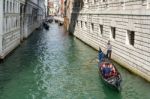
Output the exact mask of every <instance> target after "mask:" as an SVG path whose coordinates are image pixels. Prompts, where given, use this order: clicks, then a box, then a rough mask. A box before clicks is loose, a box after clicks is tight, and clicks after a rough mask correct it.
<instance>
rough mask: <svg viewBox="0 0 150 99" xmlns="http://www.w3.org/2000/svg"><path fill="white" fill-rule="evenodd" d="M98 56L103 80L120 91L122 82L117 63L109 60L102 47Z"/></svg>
mask: <svg viewBox="0 0 150 99" xmlns="http://www.w3.org/2000/svg"><path fill="white" fill-rule="evenodd" d="M98 56H99V62H98V67H99V74H100V76H101V77H102V80H103V81H104V82H105V83H106V84H108V85H110V86H111V87H113V88H115V89H117V90H118V91H120V90H121V82H122V78H121V74H120V73H119V71H118V70H117V68H116V67H115V65H114V64H113V63H112V62H111V61H110V60H109V58H108V57H105V56H106V55H105V54H104V53H103V52H102V50H101V49H99V52H98Z"/></svg>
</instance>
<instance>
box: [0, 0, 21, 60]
mask: <svg viewBox="0 0 150 99" xmlns="http://www.w3.org/2000/svg"><path fill="white" fill-rule="evenodd" d="M0 5H1V7H2V10H1V11H0V13H1V14H2V17H1V19H2V23H1V27H2V28H1V29H2V30H1V35H0V36H1V39H0V42H2V43H1V44H2V45H1V55H0V56H1V58H3V57H4V56H5V55H6V54H8V53H9V52H10V51H11V50H12V49H14V48H15V47H16V46H17V45H18V44H19V43H20V1H18V0H1V3H0Z"/></svg>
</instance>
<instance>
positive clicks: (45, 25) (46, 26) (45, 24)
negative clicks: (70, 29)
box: [43, 22, 49, 30]
mask: <svg viewBox="0 0 150 99" xmlns="http://www.w3.org/2000/svg"><path fill="white" fill-rule="evenodd" d="M43 27H44V28H45V29H46V30H49V25H48V24H47V23H45V22H43Z"/></svg>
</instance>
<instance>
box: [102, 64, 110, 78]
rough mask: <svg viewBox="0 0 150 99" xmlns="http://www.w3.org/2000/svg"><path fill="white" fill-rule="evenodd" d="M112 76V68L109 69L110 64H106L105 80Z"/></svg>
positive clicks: (103, 71) (103, 73)
mask: <svg viewBox="0 0 150 99" xmlns="http://www.w3.org/2000/svg"><path fill="white" fill-rule="evenodd" d="M110 74H111V68H110V67H109V63H105V66H104V67H102V75H104V77H105V78H108V77H110Z"/></svg>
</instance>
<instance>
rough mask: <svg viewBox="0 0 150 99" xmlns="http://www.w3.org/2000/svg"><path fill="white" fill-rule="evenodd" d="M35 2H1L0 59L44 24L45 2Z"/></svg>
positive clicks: (41, 0)
mask: <svg viewBox="0 0 150 99" xmlns="http://www.w3.org/2000/svg"><path fill="white" fill-rule="evenodd" d="M33 1H37V2H32V0H0V24H1V25H0V59H3V58H4V57H5V56H6V55H7V54H8V53H10V52H11V51H12V50H13V49H15V48H16V47H17V46H18V45H19V44H20V41H22V40H23V38H27V37H28V36H29V35H30V34H31V33H32V32H33V30H35V29H36V28H38V27H39V26H40V25H41V24H42V21H43V18H44V17H43V16H45V14H44V11H45V6H44V1H43V0H33Z"/></svg>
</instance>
